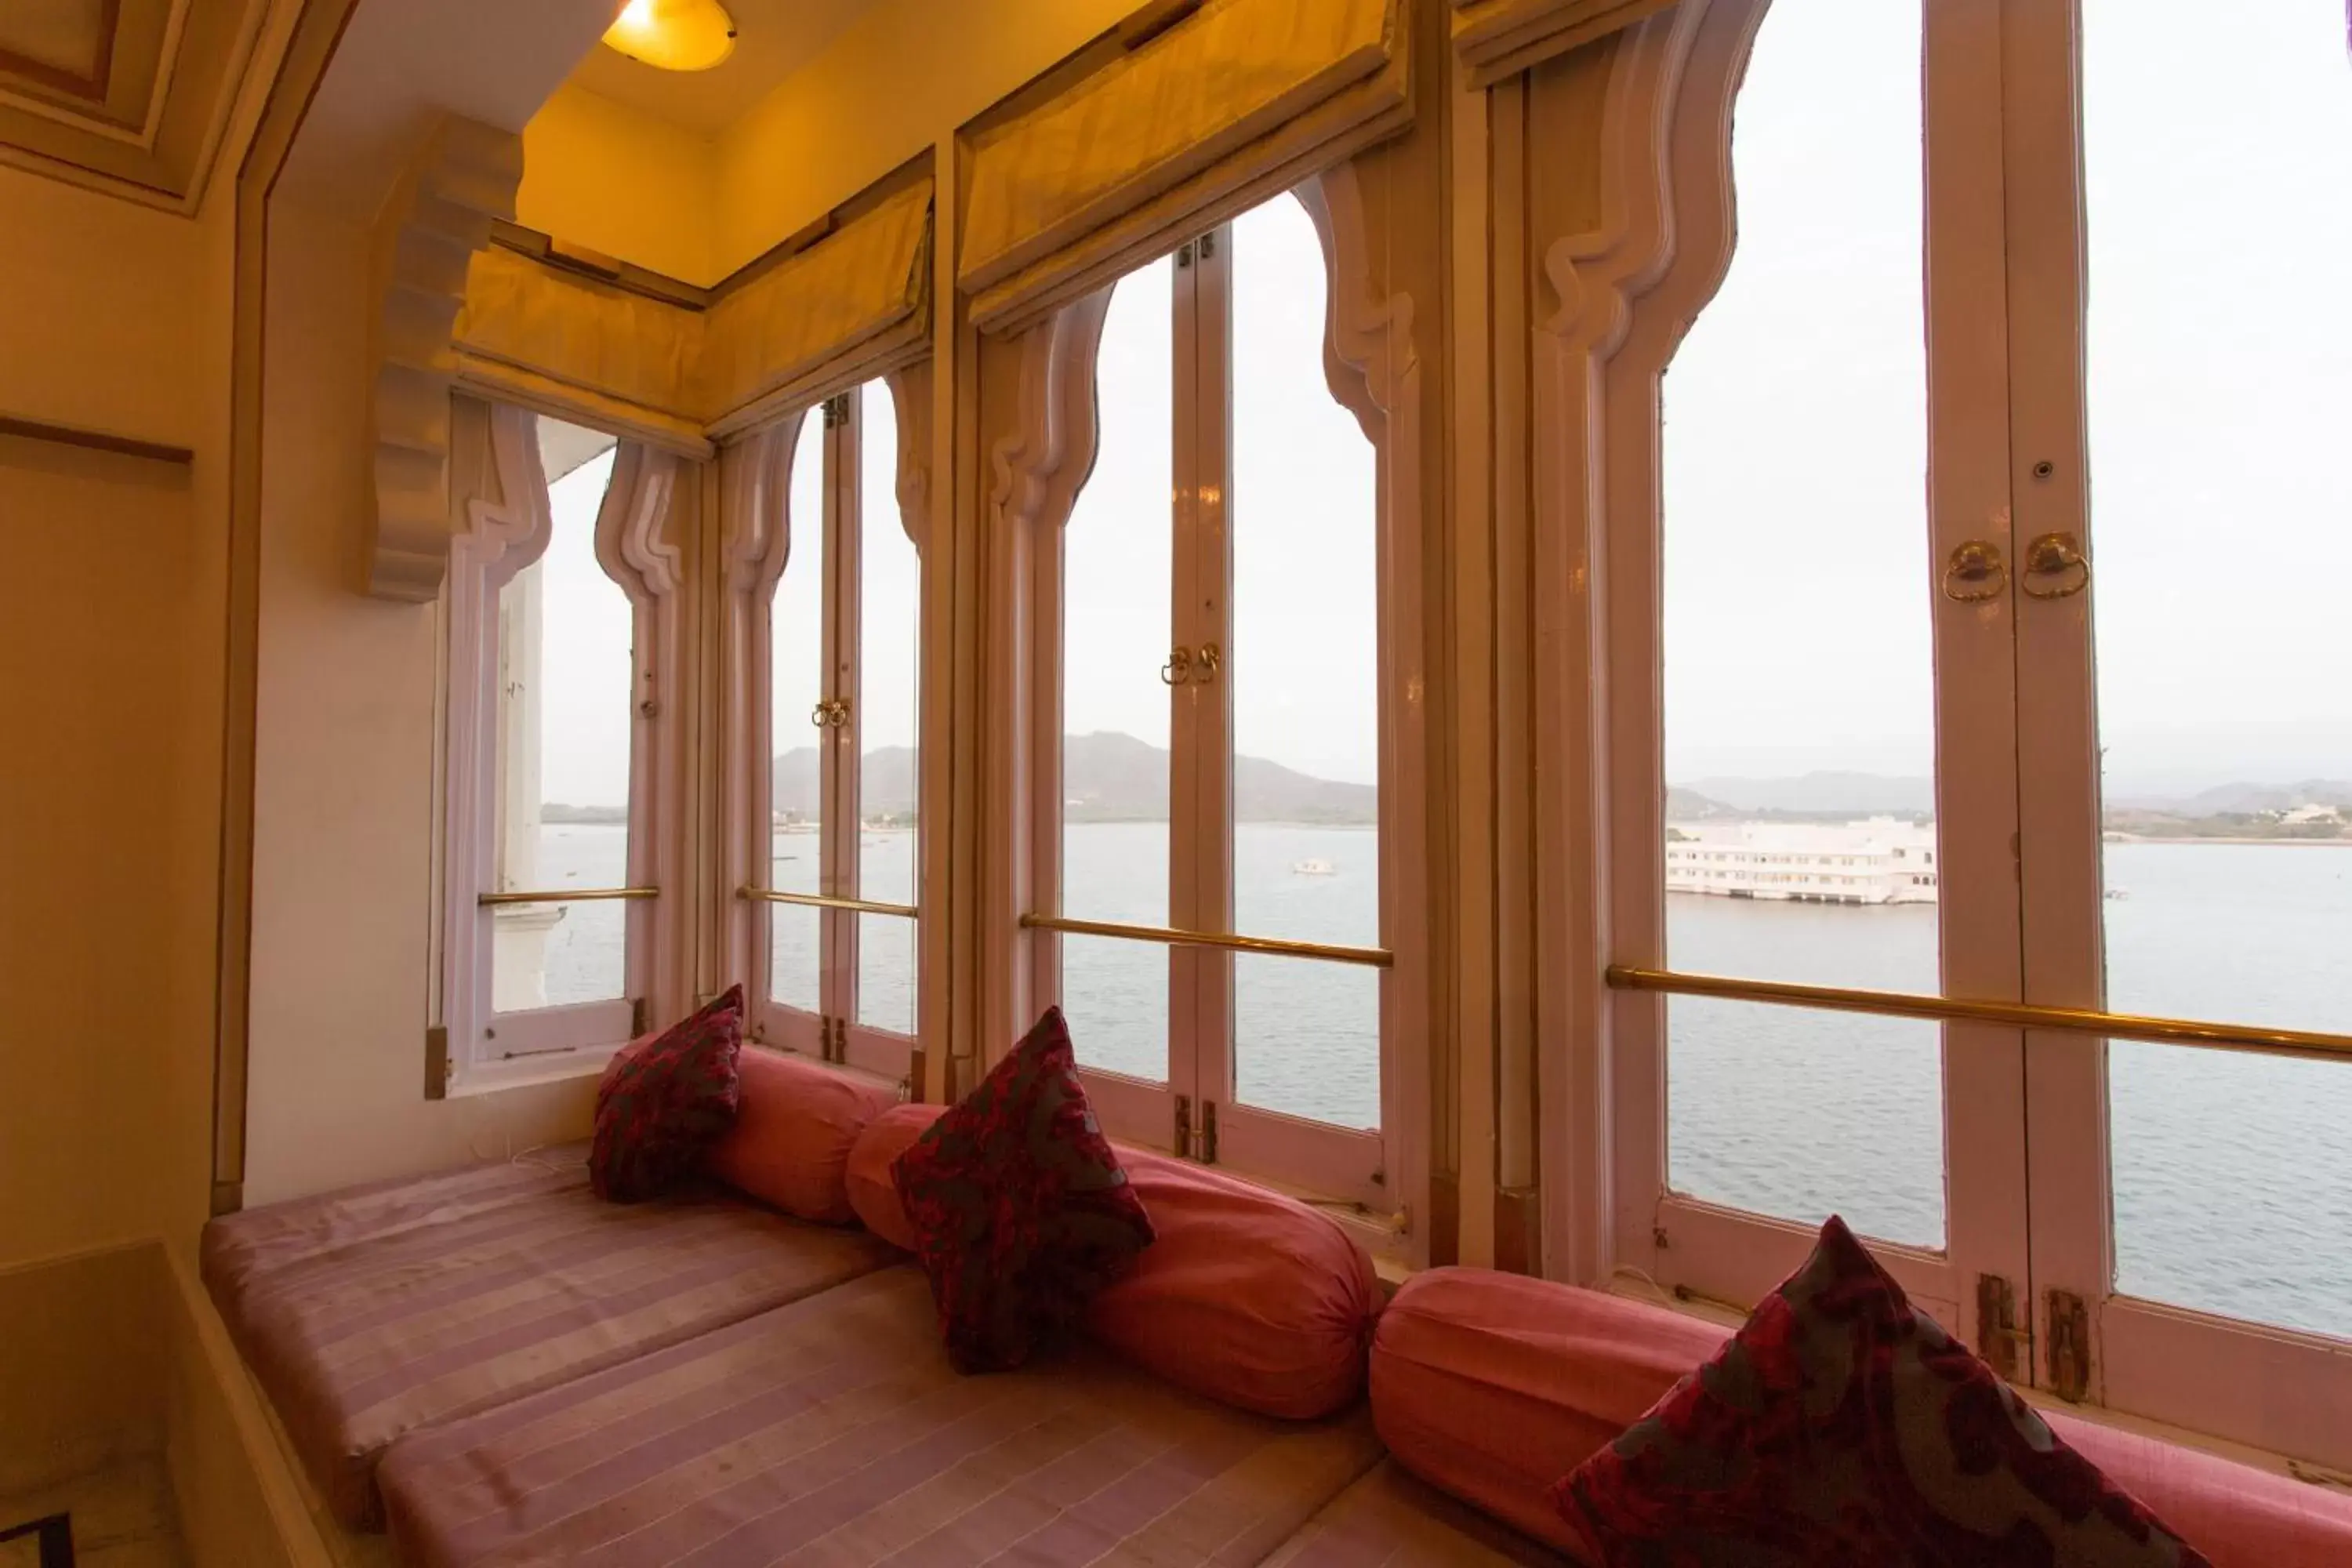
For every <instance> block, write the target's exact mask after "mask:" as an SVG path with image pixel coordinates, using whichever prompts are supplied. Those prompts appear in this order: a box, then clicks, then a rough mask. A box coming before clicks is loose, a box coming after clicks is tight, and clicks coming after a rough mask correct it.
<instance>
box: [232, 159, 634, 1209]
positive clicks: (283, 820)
mask: <svg viewBox="0 0 2352 1568" xmlns="http://www.w3.org/2000/svg"><path fill="white" fill-rule="evenodd" d="M367 246H368V238H367V234H366V231H365V230H364V229H362V227H361V226H358V225H357V224H355V223H352V222H349V221H347V220H344V219H341V218H337V217H332V216H322V215H320V214H318V213H316V212H313V211H307V210H305V209H303V208H300V207H289V206H288V205H286V204H284V203H282V202H281V203H280V204H278V209H277V212H276V216H273V218H272V220H271V240H270V272H269V297H268V310H269V317H268V344H269V363H268V372H267V374H266V378H265V385H266V388H267V405H266V408H265V412H264V420H265V423H266V425H267V427H268V431H269V439H268V447H267V449H266V451H265V454H264V457H263V496H262V516H261V643H260V647H261V674H260V690H259V710H258V738H257V744H256V747H255V772H256V781H257V782H256V793H255V801H254V817H255V842H254V868H253V874H254V908H253V951H254V953H255V955H256V956H255V961H254V966H253V1014H252V1054H251V1058H250V1069H249V1090H248V1094H247V1105H248V1107H249V1116H250V1120H249V1121H248V1123H247V1169H246V1201H247V1204H248V1205H259V1204H266V1203H269V1202H272V1201H274V1200H276V1199H279V1198H284V1197H289V1196H295V1195H298V1194H306V1193H313V1192H319V1191H323V1190H327V1189H331V1188H334V1187H339V1186H345V1185H349V1184H352V1183H355V1182H362V1181H369V1180H373V1179H375V1178H378V1177H384V1176H394V1175H402V1174H409V1173H421V1172H425V1171H431V1170H436V1169H441V1168H445V1167H446V1166H449V1165H452V1164H457V1163H462V1162H464V1161H466V1160H467V1159H471V1158H479V1157H486V1156H491V1155H497V1154H502V1153H505V1152H508V1151H509V1149H510V1148H512V1149H518V1150H519V1149H521V1148H524V1147H528V1146H530V1145H532V1144H536V1143H541V1142H550V1141H552V1140H555V1139H559V1138H565V1137H577V1136H582V1135H584V1133H585V1131H586V1129H587V1117H588V1107H589V1103H590V1100H591V1099H592V1098H593V1092H594V1087H595V1080H594V1079H593V1078H588V1079H572V1081H570V1082H568V1083H565V1084H562V1085H561V1086H558V1087H556V1088H553V1089H512V1090H508V1091H506V1092H503V1093H498V1094H491V1095H487V1096H483V1097H480V1098H478V1099H472V1100H446V1101H431V1100H426V1099H425V1095H424V1083H425V1021H426V1002H427V989H426V987H427V981H428V978H429V975H430V962H429V958H428V953H427V946H426V942H427V931H428V930H429V926H430V912H431V892H430V872H431V867H432V863H433V815H432V803H433V735H434V725H435V696H436V691H435V688H436V673H435V665H436V646H437V639H438V635H439V634H438V631H437V627H436V619H435V612H434V609H433V608H432V606H430V605H402V604H394V603H391V602H389V601H386V600H381V599H371V598H367V597H365V596H363V595H362V594H361V592H360V591H359V584H360V549H361V539H362V527H361V522H360V509H362V507H364V506H366V505H368V504H369V495H368V486H369V475H370V466H371V443H370V440H369V436H368V423H367V421H368V408H367V384H366V380H365V378H364V376H362V374H359V371H358V367H359V366H361V365H362V364H363V363H365V357H366V353H367V300H366V294H367V278H368V268H367V254H368V249H367Z"/></svg>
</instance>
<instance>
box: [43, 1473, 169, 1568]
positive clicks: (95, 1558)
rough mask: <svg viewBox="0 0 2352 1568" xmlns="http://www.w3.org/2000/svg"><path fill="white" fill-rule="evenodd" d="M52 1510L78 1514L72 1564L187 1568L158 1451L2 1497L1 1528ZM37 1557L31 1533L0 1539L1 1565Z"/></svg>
mask: <svg viewBox="0 0 2352 1568" xmlns="http://www.w3.org/2000/svg"><path fill="white" fill-rule="evenodd" d="M55 1513H70V1514H71V1515H72V1516H73V1538H74V1568H186V1564H187V1557H186V1554H185V1553H184V1552H182V1550H181V1547H180V1520H179V1515H178V1513H177V1512H176V1511H175V1510H173V1506H172V1481H171V1477H170V1476H169V1474H168V1473H167V1472H166V1471H165V1470H164V1468H163V1457H162V1456H161V1455H155V1456H153V1457H151V1458H141V1459H131V1460H128V1461H125V1462H123V1463H121V1464H118V1465H114V1466H112V1467H110V1468H107V1469H103V1470H100V1471H97V1472H95V1473H93V1474H90V1475H87V1476H82V1477H80V1478H79V1479H74V1480H70V1481H65V1482H62V1483H60V1484H58V1485H57V1486H52V1487H45V1488H43V1489H40V1490H39V1491H30V1492H16V1493H13V1494H11V1495H9V1496H6V1497H0V1530H5V1529H8V1528H11V1527H13V1526H15V1525H18V1524H23V1523H26V1522H27V1521H32V1520H36V1519H42V1518H46V1517H47V1516H48V1515H50V1514H55ZM40 1561H41V1556H40V1550H39V1547H38V1545H37V1543H36V1542H35V1541H34V1540H33V1538H32V1537H30V1536H26V1537H25V1538H24V1539H22V1540H17V1541H12V1542H7V1543H6V1544H5V1545H0V1568H39V1564H40Z"/></svg>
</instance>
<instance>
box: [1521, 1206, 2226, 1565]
mask: <svg viewBox="0 0 2352 1568" xmlns="http://www.w3.org/2000/svg"><path fill="white" fill-rule="evenodd" d="M1552 1498H1553V1500H1554V1501H1555V1502H1557V1503H1558V1504H1559V1510H1560V1512H1561V1514H1562V1515H1563V1516H1564V1517H1565V1518H1566V1519H1567V1520H1568V1522H1569V1524H1570V1526H1571V1527H1572V1528H1574V1529H1576V1530H1578V1531H1580V1532H1581V1533H1582V1534H1583V1535H1584V1537H1585V1539H1586V1542H1587V1544H1588V1547H1589V1553H1590V1555H1591V1558H1592V1559H1593V1561H1594V1562H1595V1563H1599V1564H1601V1568H1683V1565H1685V1564H1689V1565H1693V1568H1696V1565H1698V1564H1705V1563H1741V1564H1751V1565H1753V1568H1781V1565H1786V1568H2075V1565H2078V1564H2079V1565H2080V1568H2158V1565H2159V1564H2160V1565H2164V1568H2181V1565H2186V1568H2210V1564H2208V1563H2206V1560H2205V1559H2204V1558H2203V1557H2202V1556H2200V1555H2199V1554H2198V1553H2197V1552H2195V1551H2193V1550H2191V1549H2190V1548H2189V1547H2188V1546H2186V1545H2184V1544H2183V1543H2182V1542H2180V1541H2179V1538H2178V1537H2176V1536H2174V1535H2173V1534H2172V1533H2171V1532H2170V1531H2168V1530H2167V1529H2166V1528H2165V1527H2164V1526H2163V1525H2162V1524H2160V1523H2158V1521H2157V1520H2156V1519H2155V1517H2154V1516H2152V1515H2151V1514H2150V1513H2149V1512H2148V1511H2147V1510H2146V1509H2145V1508H2143V1507H2141V1506H2140V1505H2139V1504H2138V1503H2137V1501H2135V1500H2133V1499H2132V1498H2130V1497H2129V1496H2127V1495H2126V1493H2124V1492H2123V1491H2122V1490H2121V1489H2118V1488H2116V1486H2114V1485H2112V1484H2111V1483H2110V1482H2109V1481H2108V1480H2107V1479H2106V1478H2105V1476H2103V1475H2101V1474H2100V1473H2099V1471H2098V1469H2097V1468H2095V1466H2093V1465H2092V1464H2091V1462H2090V1461H2089V1460H2087V1459H2084V1458H2082V1457H2081V1456H2080V1455H2078V1454H2077V1453H2075V1452H2074V1449H2072V1448H2070V1447H2067V1446H2066V1445H2065V1444H2064V1443H2063V1442H2061V1441H2060V1440H2059V1439H2058V1438H2057V1437H2056V1436H2053V1434H2052V1432H2051V1430H2050V1428H2049V1427H2048V1426H2046V1425H2044V1424H2043V1422H2042V1418H2041V1417H2040V1416H2038V1415H2035V1414H2034V1413H2033V1412H2032V1410H2031V1409H2030V1408H2028V1407H2027V1406H2026V1405H2025V1404H2024V1403H2023V1402H2022V1401H2021V1400H2020V1399H2019V1398H2018V1397H2017V1395H2016V1394H2014V1393H2012V1392H2011V1389H2010V1388H2009V1385H2008V1384H2004V1383H2003V1382H2001V1380H2000V1378H1999V1377H1997V1376H1995V1375H1994V1373H1993V1371H1992V1369H1991V1368H1990V1367H1989V1366H1987V1365H1985V1363H1983V1362H1981V1361H1979V1360H1978V1359H1977V1357H1976V1356H1975V1355H1974V1354H1973V1353H1971V1352H1969V1350H1968V1348H1967V1347H1966V1346H1964V1345H1961V1344H1958V1343H1957V1342H1954V1341H1953V1340H1952V1339H1951V1338H1950V1337H1949V1336H1948V1335H1947V1334H1946V1333H1945V1332H1944V1331H1943V1330H1942V1329H1940V1328H1938V1327H1937V1324H1936V1321H1935V1320H1934V1319H1932V1318H1929V1317H1927V1315H1926V1314H1924V1313H1920V1312H1916V1311H1914V1310H1912V1308H1911V1304H1910V1302H1909V1301H1908V1300H1906V1299H1905V1297H1904V1294H1903V1289H1902V1287H1901V1286H1899V1285H1897V1284H1895V1281H1894V1279H1891V1278H1890V1277H1889V1276H1888V1275H1887V1273H1886V1271H1885V1269H1883V1268H1880V1267H1879V1266H1878V1264H1877V1263H1876V1262H1875V1261H1874V1259H1873V1258H1871V1256H1870V1254H1869V1253H1868V1252H1866V1251H1864V1249H1863V1247H1862V1244H1861V1243H1860V1242H1858V1241H1856V1240H1855V1239H1854V1238H1853V1232H1851V1231H1849V1230H1847V1229H1846V1227H1845V1225H1844V1223H1843V1221H1841V1220H1838V1219H1834V1218H1832V1220H1831V1221H1830V1222H1829V1224H1828V1225H1826V1226H1823V1227H1822V1238H1821V1244H1820V1245H1819V1246H1818V1247H1815V1248H1814V1249H1813V1255H1812V1257H1811V1258H1808V1259H1807V1260H1806V1262H1805V1265H1804V1267H1803V1268H1800V1269H1798V1270H1797V1272H1796V1273H1794V1274H1792V1275H1790V1277H1789V1279H1788V1281H1787V1282H1786V1283H1785V1284H1783V1285H1782V1286H1781V1287H1780V1289H1779V1290H1777V1291H1776V1292H1774V1293H1773V1294H1772V1295H1770V1296H1768V1297H1766V1298H1765V1299H1764V1301H1763V1303H1762V1304H1761V1305H1759V1307H1758V1308H1757V1309H1756V1311H1755V1313H1754V1314H1753V1315H1752V1316H1751V1317H1749V1319H1748V1323H1747V1326H1746V1327H1744V1328H1742V1329H1741V1330H1740V1331H1739V1332H1738V1335H1737V1336H1736V1337H1735V1338H1734V1339H1733V1340H1732V1341H1731V1342H1730V1343H1729V1344H1727V1345H1726V1346H1725V1347H1724V1348H1723V1350H1722V1351H1721V1352H1719V1353H1718V1354H1717V1355H1716V1356H1715V1358H1714V1359H1713V1360H1711V1361H1709V1362H1707V1363H1705V1364H1704V1365H1702V1366H1701V1367H1700V1368H1699V1369H1698V1370H1697V1371H1696V1372H1695V1373H1691V1374H1690V1375H1689V1376H1688V1377H1685V1378H1684V1379H1683V1380H1682V1381H1681V1382H1680V1383H1678V1384H1675V1386H1674V1388H1673V1389H1672V1390H1670V1391H1669V1392H1668V1393H1667V1394H1666V1396H1665V1397H1664V1399H1661V1400H1660V1401H1659V1402H1658V1403H1657V1404H1656V1405H1654V1406H1653V1407H1652V1408H1651V1410H1650V1413H1649V1414H1648V1415H1644V1416H1643V1418H1642V1419H1641V1420H1639V1421H1637V1422H1635V1423H1634V1424H1633V1426H1630V1427H1628V1428H1626V1430H1625V1431H1624V1433H1623V1434H1622V1436H1619V1437H1618V1439H1617V1441H1616V1442H1615V1443H1614V1444H1613V1445H1612V1446H1611V1447H1607V1448H1603V1449H1602V1450H1601V1452H1599V1453H1598V1454H1595V1455H1594V1456H1593V1457H1592V1458H1590V1459H1587V1460H1586V1461H1585V1462H1584V1463H1583V1464H1581V1465H1580V1466H1578V1467H1577V1468H1576V1469H1575V1470H1574V1471H1573V1472H1572V1473H1571V1474H1570V1475H1569V1476H1568V1478H1567V1479H1564V1480H1562V1481H1561V1482H1560V1483H1559V1486H1558V1487H1557V1488H1555V1489H1553V1492H1552Z"/></svg>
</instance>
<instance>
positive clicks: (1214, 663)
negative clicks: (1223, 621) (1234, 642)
mask: <svg viewBox="0 0 2352 1568" xmlns="http://www.w3.org/2000/svg"><path fill="white" fill-rule="evenodd" d="M1224 663H1225V656H1224V654H1223V651H1222V650H1220V649H1219V648H1218V647H1217V645H1216V644H1215V643H1213V642H1211V643H1202V645H1201V651H1200V654H1199V655H1198V657H1196V658H1194V660H1193V668H1195V669H1196V670H1198V671H1199V672H1200V673H1199V675H1198V676H1197V677H1196V678H1195V679H1198V680H1199V681H1200V683H1201V684H1202V685H1203V686H1207V685H1210V684H1212V683H1213V682H1214V681H1215V679H1217V671H1218V670H1220V669H1222V668H1224Z"/></svg>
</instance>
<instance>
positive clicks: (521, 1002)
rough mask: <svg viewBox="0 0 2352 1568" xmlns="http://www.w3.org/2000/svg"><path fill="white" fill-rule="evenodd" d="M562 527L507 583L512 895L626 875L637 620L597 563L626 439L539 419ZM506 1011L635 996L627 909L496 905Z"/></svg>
mask: <svg viewBox="0 0 2352 1568" xmlns="http://www.w3.org/2000/svg"><path fill="white" fill-rule="evenodd" d="M540 455H541V462H542V464H543V465H544V466H545V468H546V471H547V475H548V479H549V487H548V500H549V507H550V510H551V513H552V515H553V531H552V533H551V535H550V537H549V540H548V544H547V549H546V551H545V552H543V553H542V554H541V556H540V558H539V559H538V560H537V561H536V562H534V563H531V564H530V566H528V567H526V568H524V569H523V570H522V571H520V572H519V573H517V574H515V575H514V576H513V577H512V578H511V579H509V581H508V583H507V584H506V585H505V586H504V587H503V588H501V589H500V590H499V660H500V665H501V668H500V670H499V731H498V736H499V741H498V769H499V794H498V828H497V831H498V869H497V885H498V888H499V890H501V891H505V892H565V891H571V890H575V889H578V890H586V889H609V888H619V887H625V886H626V885H627V882H628V863H629V826H628V820H629V750H630V742H631V732H632V720H631V713H632V710H633V707H634V701H633V698H634V692H633V686H634V683H635V667H634V664H633V645H634V643H635V611H634V610H633V608H632V606H631V605H630V604H629V597H628V595H627V594H625V592H623V591H622V589H621V586H620V584H617V583H615V582H614V581H613V579H612V578H611V577H609V576H607V575H606V574H605V573H604V567H603V566H602V565H601V564H599V563H598V562H597V560H596V513H597V511H598V510H599V509H600V508H601V507H602V505H603V504H604V489H605V486H606V484H607V483H608V482H609V481H610V479H612V474H613V440H612V437H609V436H601V435H598V434H597V433H596V432H593V431H590V430H583V429H581V428H580V427H578V426H571V425H565V424H562V422H560V421H557V420H552V419H542V420H541V421H540ZM492 919H493V921H494V924H493V928H492V929H493V932H494V935H493V939H492V948H491V955H490V973H491V1004H492V1006H493V1008H494V1009H495V1010H496V1011H498V1012H501V1013H508V1012H520V1011H524V1010H527V1009H530V1008H533V1007H550V1006H562V1005H567V1004H570V1003H574V1002H595V1001H605V1000H610V999H613V998H615V997H619V996H622V995H625V994H626V993H627V968H626V952H625V947H626V943H625V940H624V938H625V925H626V919H627V913H626V908H625V906H624V905H622V904H619V903H595V904H530V905H521V906H515V907H509V908H503V909H500V910H497V911H496V913H495V914H494V915H493V917H492Z"/></svg>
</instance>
